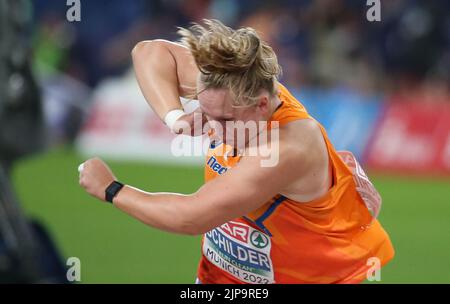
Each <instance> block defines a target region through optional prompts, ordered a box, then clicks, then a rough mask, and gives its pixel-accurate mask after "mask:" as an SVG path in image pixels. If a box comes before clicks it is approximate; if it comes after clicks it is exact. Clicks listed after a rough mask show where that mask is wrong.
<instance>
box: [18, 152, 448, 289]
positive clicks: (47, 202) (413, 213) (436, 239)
mask: <svg viewBox="0 0 450 304" xmlns="http://www.w3.org/2000/svg"><path fill="white" fill-rule="evenodd" d="M82 160H83V159H82V158H81V157H80V156H79V155H77V154H76V153H74V152H73V151H72V150H70V149H69V150H55V151H52V152H50V153H46V154H44V155H40V156H37V157H33V158H29V159H27V160H24V161H21V162H20V163H19V164H18V166H17V167H16V169H15V170H14V174H13V180H14V184H15V187H16V191H17V193H18V196H19V199H20V200H21V203H22V205H23V206H24V208H25V209H26V212H27V214H28V215H30V216H32V217H34V218H37V219H39V220H40V221H41V222H43V223H44V224H46V226H47V228H49V229H50V231H51V234H52V236H54V238H55V240H56V243H57V245H58V247H59V248H60V249H61V251H62V253H63V255H64V256H65V257H71V256H74V257H78V258H80V260H81V280H82V283H102V282H104V283H119V282H123V283H191V282H193V281H194V280H195V277H196V268H197V264H198V260H199V258H200V246H199V241H200V238H199V237H191V236H180V235H173V234H169V233H165V232H161V231H158V230H155V229H152V228H149V227H147V226H145V225H143V224H141V223H139V222H137V221H136V220H134V219H132V218H130V217H129V216H127V215H125V214H123V213H121V212H120V211H119V210H117V209H115V208H114V207H112V206H110V205H109V204H104V203H103V204H102V203H101V202H99V201H97V200H95V199H93V198H91V197H89V196H88V195H87V194H85V193H84V192H83V191H82V189H81V188H80V187H79V186H78V172H77V166H78V164H79V163H81V162H82ZM108 163H109V164H110V165H111V167H112V169H113V171H114V172H115V174H116V175H117V176H118V178H120V179H121V180H122V181H124V182H125V183H128V184H132V185H134V186H137V187H139V188H143V189H145V190H148V191H158V192H159V191H173V192H182V193H190V192H192V191H195V190H196V189H197V188H198V187H199V186H200V185H201V184H202V182H203V176H202V169H201V168H194V167H175V166H163V165H152V164H144V163H130V162H108ZM373 181H374V183H375V185H376V186H377V188H378V189H379V191H380V192H381V195H382V197H383V200H384V205H383V209H382V212H381V216H380V220H381V222H382V224H383V225H384V227H385V229H386V230H387V231H388V232H389V234H390V236H391V239H392V241H393V243H394V246H395V248H396V257H395V259H394V260H393V261H392V262H391V263H390V264H389V265H388V266H386V267H385V268H383V269H382V272H381V278H382V282H383V283H419V282H423V283H450V181H449V180H448V179H447V180H446V179H440V180H439V179H431V178H428V179H427V178H418V177H415V178H407V177H387V176H374V177H373Z"/></svg>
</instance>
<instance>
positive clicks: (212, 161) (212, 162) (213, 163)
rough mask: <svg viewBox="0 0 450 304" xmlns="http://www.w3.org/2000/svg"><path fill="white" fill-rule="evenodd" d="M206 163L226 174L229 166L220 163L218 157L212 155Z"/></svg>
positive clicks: (214, 169) (218, 171)
mask: <svg viewBox="0 0 450 304" xmlns="http://www.w3.org/2000/svg"><path fill="white" fill-rule="evenodd" d="M206 164H207V165H208V166H209V167H210V168H211V170H213V171H214V172H217V173H219V174H224V173H225V172H227V170H228V168H227V167H225V166H222V165H221V164H219V162H218V161H217V159H216V158H215V157H214V156H211V157H210V158H209V159H208V162H207V163H206Z"/></svg>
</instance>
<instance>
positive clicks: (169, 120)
mask: <svg viewBox="0 0 450 304" xmlns="http://www.w3.org/2000/svg"><path fill="white" fill-rule="evenodd" d="M183 115H185V113H184V111H183V110H181V109H175V110H171V111H169V112H167V114H166V116H164V123H165V124H166V126H167V127H169V129H170V131H172V132H175V130H174V126H175V123H176V122H177V120H178V119H180V117H182V116H183Z"/></svg>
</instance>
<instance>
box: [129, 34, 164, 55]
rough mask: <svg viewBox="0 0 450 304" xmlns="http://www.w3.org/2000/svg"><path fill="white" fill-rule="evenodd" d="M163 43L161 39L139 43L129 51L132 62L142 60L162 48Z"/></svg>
mask: <svg viewBox="0 0 450 304" xmlns="http://www.w3.org/2000/svg"><path fill="white" fill-rule="evenodd" d="M164 43H165V41H164V40H162V39H155V40H143V41H139V42H138V43H136V45H135V46H134V47H133V49H132V50H131V57H132V58H133V60H139V59H140V58H144V57H146V56H148V55H150V54H151V53H152V52H154V51H157V50H159V49H162V48H164Z"/></svg>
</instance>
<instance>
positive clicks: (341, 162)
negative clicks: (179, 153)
mask: <svg viewBox="0 0 450 304" xmlns="http://www.w3.org/2000/svg"><path fill="white" fill-rule="evenodd" d="M279 98H280V100H281V101H282V105H281V107H279V108H278V109H277V110H276V111H275V113H274V114H273V115H272V117H271V121H278V122H279V125H280V127H282V126H283V125H285V124H287V123H289V122H291V121H295V120H298V119H306V118H312V117H311V116H310V115H309V114H308V113H307V111H306V110H305V108H304V107H303V105H301V104H300V103H299V102H298V101H297V100H296V99H295V98H294V97H293V96H292V95H291V94H290V93H289V92H288V90H287V89H286V88H285V87H283V86H281V85H280V93H279ZM320 128H321V130H322V134H323V137H324V139H325V142H326V145H327V149H328V155H329V160H330V165H331V168H332V179H333V180H332V186H331V188H330V189H329V191H328V192H327V193H326V194H325V195H324V196H323V197H321V198H319V199H316V200H314V201H311V202H306V203H302V202H296V201H293V200H291V199H289V198H286V197H284V196H282V195H276V196H275V197H274V198H272V200H270V201H269V202H267V203H266V204H264V205H263V206H262V207H260V208H259V209H257V210H255V211H254V212H252V213H250V214H247V215H245V216H243V217H241V218H237V219H234V220H232V221H229V222H227V223H225V224H223V225H221V226H220V227H217V228H215V229H213V230H211V231H209V232H208V233H206V234H205V235H204V236H203V239H202V253H203V254H202V258H201V261H200V264H199V268H198V279H199V280H200V282H201V283H206V284H208V283H359V282H361V281H363V280H364V279H365V278H366V275H367V272H368V271H369V270H370V269H372V268H371V267H373V266H374V263H373V261H378V262H379V265H380V266H382V265H384V264H386V263H387V262H388V261H389V260H391V259H392V258H393V256H394V249H393V246H392V244H391V242H390V240H389V237H388V235H387V234H386V232H385V231H384V229H383V228H382V227H381V225H380V223H379V222H378V220H376V218H374V217H373V216H372V213H371V212H370V211H369V209H370V193H371V192H372V194H374V196H375V197H376V196H377V195H378V193H377V192H376V190H374V188H373V187H370V186H372V184H371V183H370V182H369V181H368V179H367V177H366V176H365V174H364V172H363V171H362V169H361V168H360V167H359V165H358V164H357V162H356V160H355V159H354V158H353V155H352V154H351V153H349V152H342V153H341V152H339V153H338V152H336V150H335V149H334V147H333V146H332V144H331V143H330V141H329V139H328V137H327V135H326V132H325V130H324V128H323V127H322V126H321V127H320ZM222 148H223V147H222V145H219V146H217V147H210V149H209V152H208V156H207V159H206V166H205V180H206V181H208V180H211V179H213V178H214V177H216V176H218V175H219V174H223V173H225V172H226V171H227V170H229V169H230V168H231V167H233V166H235V165H236V164H237V163H238V161H239V157H231V156H230V157H227V158H224V157H223V156H221V155H220V154H221V153H220V152H219V150H218V149H222ZM355 172H357V173H358V174H355ZM358 176H362V178H360V177H358ZM368 206H369V207H368ZM372 207H373V206H372ZM378 207H379V206H378ZM373 209H374V210H375V211H374V210H371V211H374V212H375V213H378V208H377V207H376V206H375V207H374V208H373ZM373 258H375V259H373ZM375 264H376V262H375Z"/></svg>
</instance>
